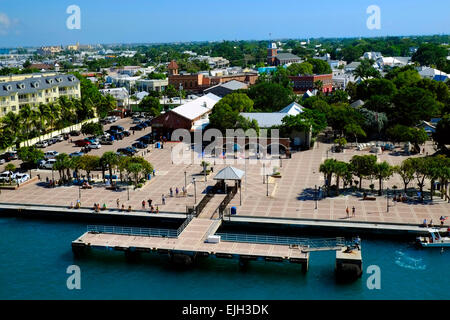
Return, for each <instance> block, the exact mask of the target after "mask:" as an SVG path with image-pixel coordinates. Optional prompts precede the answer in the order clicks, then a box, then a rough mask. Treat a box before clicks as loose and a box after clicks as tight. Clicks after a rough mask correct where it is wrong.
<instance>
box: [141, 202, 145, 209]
mask: <svg viewBox="0 0 450 320" xmlns="http://www.w3.org/2000/svg"><path fill="white" fill-rule="evenodd" d="M142 210H145V200H142Z"/></svg>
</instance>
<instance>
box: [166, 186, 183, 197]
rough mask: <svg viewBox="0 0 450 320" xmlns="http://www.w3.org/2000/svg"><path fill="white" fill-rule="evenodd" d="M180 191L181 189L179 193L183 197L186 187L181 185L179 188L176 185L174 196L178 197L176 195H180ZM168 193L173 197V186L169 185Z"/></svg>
mask: <svg viewBox="0 0 450 320" xmlns="http://www.w3.org/2000/svg"><path fill="white" fill-rule="evenodd" d="M180 191H181V194H182V195H183V197H185V196H186V188H185V187H182V188H181V190H180V189H178V187H176V188H175V196H176V197H177V198H178V196H179V195H180ZM169 194H170V197H173V188H172V187H170V189H169Z"/></svg>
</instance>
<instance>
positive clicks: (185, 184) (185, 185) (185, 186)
mask: <svg viewBox="0 0 450 320" xmlns="http://www.w3.org/2000/svg"><path fill="white" fill-rule="evenodd" d="M186 188H187V178H186V171H184V190H186Z"/></svg>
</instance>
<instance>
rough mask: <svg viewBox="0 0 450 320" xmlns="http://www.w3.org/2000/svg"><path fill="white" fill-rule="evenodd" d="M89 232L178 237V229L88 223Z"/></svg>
mask: <svg viewBox="0 0 450 320" xmlns="http://www.w3.org/2000/svg"><path fill="white" fill-rule="evenodd" d="M87 232H93V233H109V234H121V235H129V236H143V237H167V238H176V237H177V230H173V229H156V228H138V227H119V226H96V225H88V226H87Z"/></svg>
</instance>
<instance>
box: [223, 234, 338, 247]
mask: <svg viewBox="0 0 450 320" xmlns="http://www.w3.org/2000/svg"><path fill="white" fill-rule="evenodd" d="M216 235H218V236H220V239H221V241H231V242H246V243H262V244H277V245H298V246H299V247H308V248H311V249H319V248H335V247H343V246H345V245H346V242H345V238H343V237H337V238H325V239H309V238H297V237H279V236H268V235H253V234H238V233H216Z"/></svg>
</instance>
